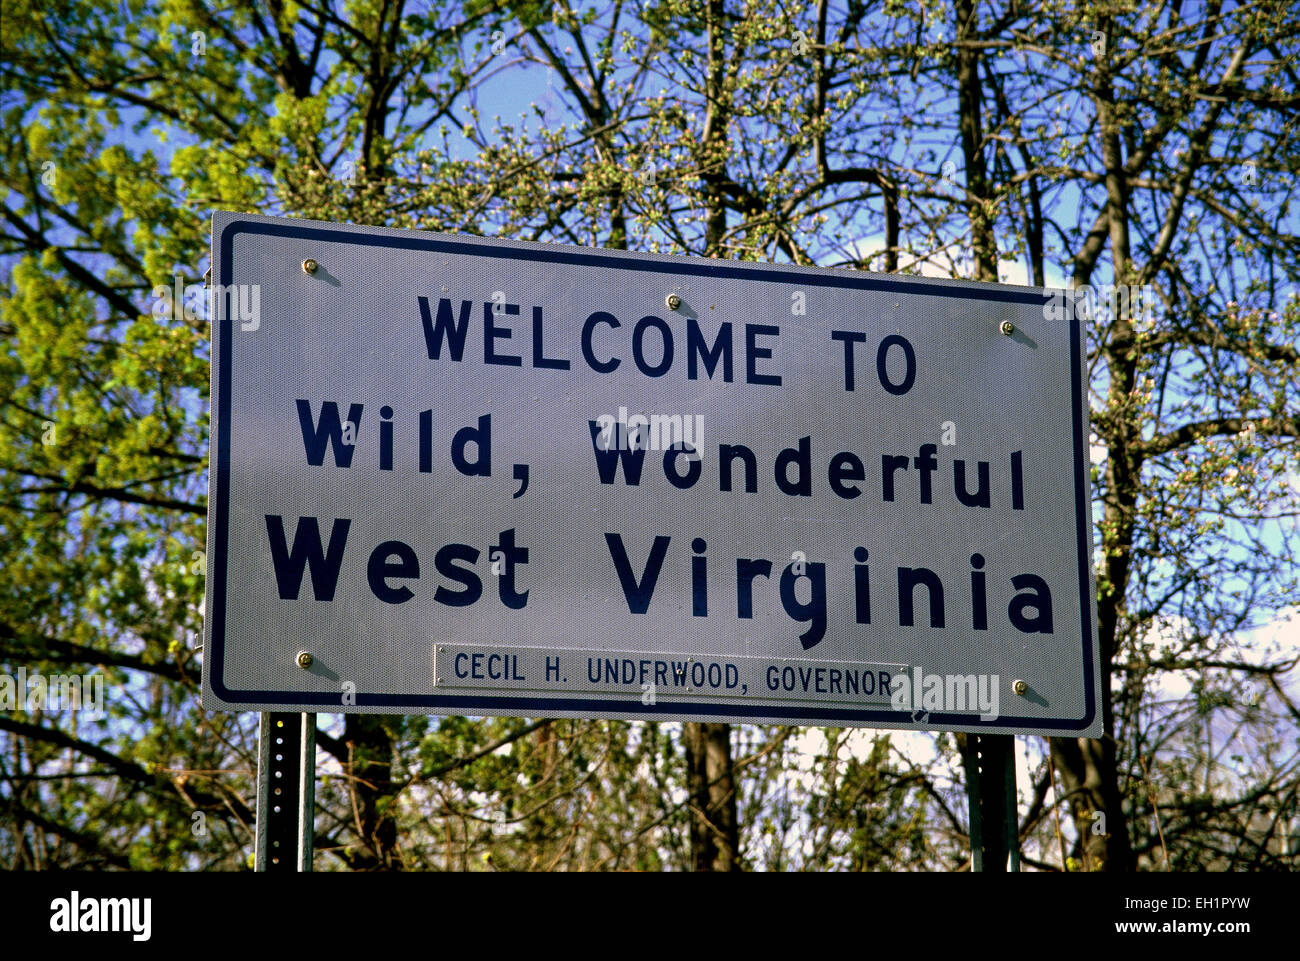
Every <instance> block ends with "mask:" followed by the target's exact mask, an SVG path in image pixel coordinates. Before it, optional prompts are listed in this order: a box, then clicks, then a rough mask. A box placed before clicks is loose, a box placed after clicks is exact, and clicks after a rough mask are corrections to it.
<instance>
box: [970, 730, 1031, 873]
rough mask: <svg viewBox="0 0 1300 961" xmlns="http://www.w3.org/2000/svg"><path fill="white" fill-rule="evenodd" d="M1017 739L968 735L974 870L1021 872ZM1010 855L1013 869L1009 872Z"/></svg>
mask: <svg viewBox="0 0 1300 961" xmlns="http://www.w3.org/2000/svg"><path fill="white" fill-rule="evenodd" d="M1015 744H1016V741H1015V737H1014V736H1013V735H1010V734H968V735H966V739H965V745H964V746H963V748H962V760H963V761H964V762H965V767H966V797H967V799H968V800H969V802H970V846H971V870H973V871H989V872H998V873H1001V872H1005V871H1007V870H1010V871H1012V872H1013V873H1014V872H1017V871H1019V870H1020V834H1019V831H1020V828H1019V825H1018V823H1017V820H1016V752H1015ZM1008 855H1009V856H1010V858H1009V860H1010V867H1009V868H1008Z"/></svg>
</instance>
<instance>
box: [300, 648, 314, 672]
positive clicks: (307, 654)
mask: <svg viewBox="0 0 1300 961" xmlns="http://www.w3.org/2000/svg"><path fill="white" fill-rule="evenodd" d="M315 660H316V658H314V657H312V656H311V651H299V652H298V657H297V661H298V666H299V667H301V668H302V669H303V670H304V671H305V670H307V668H309V667H311V665H312V662H313V661H315Z"/></svg>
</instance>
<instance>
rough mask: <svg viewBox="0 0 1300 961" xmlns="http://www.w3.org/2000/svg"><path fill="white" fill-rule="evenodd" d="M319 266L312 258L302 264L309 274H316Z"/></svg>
mask: <svg viewBox="0 0 1300 961" xmlns="http://www.w3.org/2000/svg"><path fill="white" fill-rule="evenodd" d="M319 266H320V264H318V263H316V261H314V260H312V259H311V258H310V257H308V258H307V259H306V260H304V261H303V262H302V269H303V270H304V271H305V272H306V273H309V274H314V273H316V268H317V267H319Z"/></svg>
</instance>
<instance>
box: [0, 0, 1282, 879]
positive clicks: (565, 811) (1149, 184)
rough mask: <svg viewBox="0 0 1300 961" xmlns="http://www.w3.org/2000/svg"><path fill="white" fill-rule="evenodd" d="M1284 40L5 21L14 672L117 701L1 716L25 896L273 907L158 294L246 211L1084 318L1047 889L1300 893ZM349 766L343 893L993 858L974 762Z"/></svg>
mask: <svg viewBox="0 0 1300 961" xmlns="http://www.w3.org/2000/svg"><path fill="white" fill-rule="evenodd" d="M1298 31H1300V17H1297V15H1296V12H1295V10H1293V9H1291V8H1290V7H1289V6H1288V5H1286V4H1284V3H1280V2H1272V0H1270V2H1267V3H1264V4H1262V5H1247V6H1238V5H1223V4H1211V5H1209V6H1208V7H1206V8H1198V9H1197V10H1196V11H1194V12H1192V11H1184V10H1183V9H1182V7H1181V5H1177V4H1176V5H1173V6H1169V5H1164V6H1159V7H1154V8H1146V7H1139V6H1137V5H1132V4H1122V3H1108V4H1105V5H1103V6H1102V7H1098V8H1095V10H1092V11H1089V12H1087V13H1081V12H1077V11H1072V10H1071V9H1069V8H1068V5H1064V4H1055V3H1053V4H1048V5H1046V6H1043V5H1022V4H1020V3H1018V2H1007V3H980V2H975V0H954V2H953V3H951V4H947V3H943V2H939V0H934V2H927V3H925V4H923V5H921V6H919V7H914V6H910V5H903V4H897V3H894V2H892V0H891V2H880V3H873V2H865V0H845V2H843V3H841V4H832V3H830V2H817V3H813V4H810V5H808V6H801V7H797V8H795V7H788V6H783V5H782V4H777V3H775V2H765V0H755V2H749V3H746V4H744V5H743V6H742V5H741V4H739V3H732V2H726V0H703V2H686V0H666V2H661V3H650V4H645V5H643V6H638V7H635V8H633V7H629V6H628V5H624V4H620V3H608V4H603V5H602V4H590V3H584V4H582V5H581V6H577V5H574V4H572V3H568V2H563V0H561V2H558V3H553V4H551V3H548V4H543V3H539V2H510V3H506V2H490V0H467V2H464V3H462V4H461V5H459V6H453V7H452V8H450V9H443V8H439V7H437V6H432V7H430V8H429V9H428V10H424V9H415V8H414V7H413V6H412V5H410V4H406V3H404V2H399V3H392V2H388V0H361V2H358V3H350V4H347V5H343V4H336V3H333V2H332V0H323V2H319V3H318V2H312V3H307V4H294V5H290V4H280V3H272V4H271V5H270V7H269V8H266V9H263V8H261V7H260V6H259V5H257V4H253V3H250V2H248V0H231V2H228V3H224V4H212V3H209V2H205V0H172V2H168V3H165V4H156V3H153V2H151V0H124V2H117V3H111V2H108V0H98V2H91V0H55V2H54V3H53V4H41V5H35V4H31V3H29V2H25V0H16V2H14V3H9V4H7V5H6V17H5V18H4V21H3V24H2V25H0V46H2V47H3V57H0V62H2V63H3V67H2V69H3V77H4V85H3V93H2V95H0V98H2V99H0V110H3V111H4V114H5V122H6V127H7V128H8V129H12V130H17V131H21V134H22V136H21V137H20V138H18V139H16V140H13V141H11V142H8V143H7V144H6V145H5V146H4V147H3V154H2V156H3V161H2V163H0V170H2V171H3V177H4V184H5V186H6V187H7V188H8V191H9V195H8V199H7V200H6V201H5V207H4V227H3V228H2V232H0V264H3V271H4V273H3V288H0V343H2V344H3V349H2V350H0V556H2V557H3V565H4V570H5V575H6V580H7V583H8V584H9V585H10V589H9V590H7V591H4V592H0V661H3V664H4V671H8V672H10V673H12V672H13V671H15V670H17V668H18V667H19V666H24V667H26V668H27V669H29V670H35V669H40V670H42V671H47V672H57V671H69V670H77V671H81V670H83V669H88V668H92V667H94V668H97V669H98V670H99V671H101V672H102V673H104V674H105V675H106V676H107V677H108V678H109V681H110V683H111V684H112V685H114V692H113V696H112V697H111V698H110V704H111V711H110V714H109V717H107V718H105V719H103V720H102V721H99V722H95V721H85V720H83V719H81V718H80V717H79V716H75V715H74V716H72V717H71V718H69V717H68V716H66V715H59V714H54V713H52V712H46V713H40V714H36V715H21V716H20V715H0V731H2V732H3V734H0V742H2V743H3V744H4V750H3V752H0V753H2V754H3V759H2V760H0V805H3V807H4V810H5V818H4V821H3V823H2V824H0V857H3V858H4V860H5V863H6V864H8V865H13V866H20V867H32V868H39V867H75V866H89V865H106V866H113V867H128V866H130V867H135V868H181V867H213V868H224V869H233V868H238V867H240V866H243V865H244V864H245V863H246V853H247V851H248V850H249V849H250V845H251V834H250V830H251V814H250V812H249V798H251V795H252V783H251V782H252V776H253V771H254V764H255V761H254V754H253V747H254V745H253V738H254V737H255V733H256V726H255V719H253V718H251V717H248V716H237V715H223V714H203V713H201V712H199V711H198V710H196V703H197V701H196V692H197V679H198V663H199V658H198V653H199V652H197V651H196V645H197V643H198V640H197V638H198V637H199V636H201V626H202V620H201V613H200V611H199V609H198V605H199V603H200V602H201V599H202V587H203V576H204V569H203V564H204V558H203V554H202V552H203V550H204V544H205V531H204V518H205V516H206V466H207V424H208V421H207V416H208V415H207V396H208V395H207V383H208V371H207V360H208V356H207V345H208V339H207V336H208V332H207V322H206V319H205V318H206V314H205V313H204V311H203V309H202V308H201V306H200V308H199V309H198V310H197V311H189V312H187V311H186V310H185V304H184V303H182V304H180V305H177V304H174V303H173V300H174V299H175V298H174V296H173V295H172V294H170V293H168V292H169V291H172V290H175V289H176V286H177V284H179V286H180V287H181V288H182V289H183V288H185V287H186V286H191V285H196V284H198V282H199V280H200V277H201V276H202V271H201V268H202V266H203V260H204V257H205V251H206V245H207V232H208V221H207V218H208V217H209V216H210V212H211V211H212V210H213V209H235V210H250V211H259V212H270V213H279V214H284V215H292V216H305V217H312V218H319V219H325V220H339V221H351V222H356V223H367V224H382V225H387V226H397V227H414V228H424V229H434V230H444V231H452V232H468V233H477V234H484V235H491V236H502V237H517V238H524V239H541V240H552V241H557V242H563V243H573V244H582V245H593V246H599V245H608V246H611V247H618V248H627V249H634V250H655V251H664V252H675V253H690V254H697V255H703V256H712V257H737V258H742V259H751V260H773V261H784V262H792V263H800V264H819V265H823V266H836V267H842V268H846V269H884V270H888V271H900V272H912V273H919V272H928V273H946V274H949V275H953V276H968V277H973V278H979V279H984V280H994V279H1002V280H1003V281H1006V280H1008V279H1011V278H1013V276H1022V277H1024V278H1026V279H1027V280H1028V281H1029V282H1031V283H1033V284H1034V285H1038V286H1041V285H1049V284H1051V285H1055V284H1060V285H1065V286H1070V287H1072V288H1073V290H1074V292H1075V293H1074V296H1073V297H1071V298H1070V299H1069V301H1067V302H1066V305H1067V307H1068V309H1070V310H1079V311H1087V314H1086V316H1087V319H1088V332H1089V359H1090V365H1091V366H1090V377H1091V380H1090V383H1091V386H1092V390H1093V398H1092V402H1093V416H1092V423H1093V430H1094V433H1095V435H1096V436H1095V438H1094V449H1095V463H1094V495H1095V497H1094V500H1095V504H1094V509H1095V511H1096V514H1097V517H1098V526H1097V532H1096V548H1097V553H1098V569H1097V573H1098V595H1099V611H1098V614H1099V635H1100V640H1101V645H1102V651H1103V669H1104V670H1103V673H1104V687H1105V699H1106V700H1105V703H1106V726H1107V732H1108V736H1107V737H1106V738H1105V739H1103V740H1100V741H1077V740H1072V739H1053V740H1052V742H1051V745H1050V750H1049V751H1045V752H1040V751H1039V746H1038V745H1037V743H1036V742H1035V743H1032V744H1029V745H1027V747H1028V748H1029V750H1030V751H1031V752H1032V753H1033V762H1034V777H1033V782H1032V784H1031V785H1030V791H1029V796H1028V798H1027V802H1026V806H1025V809H1024V812H1023V816H1022V823H1021V829H1022V837H1023V838H1024V839H1025V843H1026V849H1027V854H1028V860H1027V863H1031V864H1034V865H1036V866H1038V867H1041V868H1043V869H1055V870H1064V869H1068V868H1070V867H1071V866H1072V865H1077V866H1080V867H1084V868H1088V869H1098V868H1107V869H1131V868H1134V867H1148V868H1149V867H1164V866H1166V865H1171V866H1175V867H1180V868H1190V867H1232V868H1244V867H1256V868H1258V867H1279V866H1284V865H1288V864H1290V863H1292V862H1290V861H1288V858H1291V857H1292V850H1291V848H1292V847H1293V844H1292V842H1291V841H1290V840H1289V838H1291V837H1292V836H1293V834H1294V830H1293V828H1291V827H1289V826H1288V825H1290V824H1291V823H1292V821H1293V820H1294V817H1295V814H1296V785H1297V769H1296V761H1295V758H1294V752H1291V753H1290V754H1288V753H1287V751H1286V749H1285V748H1286V746H1287V745H1289V744H1293V743H1294V737H1295V731H1296V725H1297V722H1298V721H1300V710H1297V707H1296V705H1295V702H1294V697H1293V695H1292V694H1291V693H1290V692H1289V691H1288V688H1287V684H1288V681H1289V679H1290V678H1291V677H1292V676H1293V675H1292V674H1291V672H1292V670H1293V669H1294V666H1295V663H1296V662H1295V660H1294V653H1293V652H1288V651H1286V650H1270V649H1269V647H1268V644H1267V643H1265V642H1263V641H1260V640H1259V639H1258V638H1257V637H1256V636H1255V635H1253V634H1252V633H1251V631H1252V629H1255V628H1258V627H1259V626H1260V625H1262V624H1268V623H1272V622H1273V621H1274V618H1275V617H1276V615H1278V614H1279V613H1281V612H1283V611H1285V610H1286V608H1287V605H1288V604H1293V603H1294V598H1295V597H1296V596H1300V591H1297V587H1300V583H1298V579H1297V568H1296V559H1297V557H1300V552H1297V550H1296V544H1295V535H1296V530H1295V523H1294V517H1295V501H1296V497H1297V495H1296V492H1295V490H1294V480H1292V479H1293V478H1294V477H1295V476H1296V474H1297V464H1298V463H1300V462H1298V460H1297V449H1298V448H1297V445H1296V443H1295V438H1296V436H1297V433H1298V424H1300V421H1298V420H1297V417H1298V413H1297V412H1298V411H1300V399H1298V398H1297V371H1298V370H1300V358H1298V357H1297V353H1296V344H1297V323H1298V322H1300V308H1298V307H1297V301H1296V275H1297V266H1298V265H1297V255H1298V254H1300V244H1298V243H1297V238H1296V235H1295V215H1294V211H1293V209H1292V205H1291V204H1292V197H1291V192H1292V189H1293V184H1294V183H1295V174H1296V166H1297V163H1300V161H1298V160H1297V158H1298V157H1300V151H1298V150H1297V149H1296V144H1295V130H1294V124H1293V122H1292V120H1291V117H1292V115H1293V114H1294V112H1295V107H1296V105H1297V94H1296V90H1297V89H1300V84H1298V83H1297V78H1296V75H1295V67H1294V62H1295V60H1296V57H1295V54H1296V48H1297V33H1298ZM543 78H545V81H544V82H543ZM511 84H513V85H514V86H513V87H512V86H511ZM526 84H529V85H532V89H534V90H538V91H540V90H543V89H545V90H547V91H548V92H547V93H546V94H544V95H543V96H541V97H539V98H535V99H537V100H540V101H541V102H539V103H534V104H533V105H532V106H531V107H530V108H529V113H528V114H527V115H525V116H523V117H520V118H519V119H518V120H506V119H501V118H500V117H497V118H492V117H485V116H484V113H483V110H482V107H481V105H482V104H483V103H484V102H493V101H494V100H495V101H497V102H500V100H501V98H502V97H503V91H507V92H508V91H510V90H512V89H517V88H519V87H520V86H523V85H526ZM178 278H179V279H178ZM1116 291H1119V293H1116ZM1134 292H1136V293H1134ZM192 293H194V294H196V295H197V293H198V288H197V287H195V288H193V290H192ZM199 299H201V298H198V297H197V296H196V297H195V302H197V301H198V300H199ZM1061 319H1062V320H1064V318H1061ZM1185 676H1190V677H1192V678H1193V679H1194V683H1193V684H1192V686H1191V688H1190V689H1189V691H1188V692H1187V693H1186V694H1185V695H1180V696H1178V697H1176V698H1174V702H1173V703H1172V704H1165V703H1161V694H1160V691H1161V690H1162V689H1163V688H1164V687H1166V686H1167V685H1168V684H1169V683H1170V682H1171V680H1173V679H1176V678H1179V677H1185ZM322 725H323V726H322V729H321V730H320V732H319V740H318V743H319V745H320V748H321V752H322V757H323V759H324V761H323V764H322V783H321V785H320V790H319V800H320V805H319V808H320V813H319V816H318V824H317V828H318V830H317V834H318V837H317V850H318V853H319V858H318V866H320V867H341V868H347V869H360V870H378V869H398V868H417V869H468V868H474V869H499V870H507V869H609V868H625V867H634V868H638V869H647V870H657V869H665V868H668V869H673V868H676V869H680V868H687V867H695V868H706V867H708V868H713V869H737V868H741V867H751V868H769V869H792V868H794V869H797V868H814V869H826V868H852V869H863V870H865V869H877V868H888V869H915V868H930V869H933V868H939V867H946V868H951V869H960V868H961V867H963V865H964V864H965V861H966V857H965V854H964V850H965V846H966V842H967V839H966V838H965V833H964V832H965V830H966V828H965V826H964V820H963V818H962V816H961V815H960V813H959V812H960V811H961V810H962V807H963V804H962V799H961V796H960V795H961V782H960V774H959V771H958V766H957V765H956V764H955V763H954V757H955V756H954V751H953V745H952V739H951V738H950V737H947V736H940V737H937V738H935V739H934V747H935V750H934V752H933V755H932V756H931V757H928V758H926V759H924V760H917V759H915V758H914V757H909V756H907V755H904V754H902V753H901V752H899V750H898V749H897V747H896V745H895V742H894V741H893V740H892V739H891V738H890V737H889V736H888V735H883V734H882V735H879V736H876V735H873V734H870V733H854V734H850V733H846V732H842V731H834V730H829V731H823V732H811V731H800V730H794V729H781V728H771V727H763V726H749V725H745V726H737V727H730V726H728V725H714V724H709V725H686V726H684V727H680V728H679V726H677V725H673V724H627V723H624V722H606V721H592V722H577V721H547V720H544V719H543V720H533V721H525V720H521V719H466V718H441V719H437V720H433V719H428V718H423V717H414V718H394V717H374V716H359V715H350V716H348V717H347V718H345V719H344V718H328V717H325V718H322ZM1230 735H1231V738H1232V739H1231V741H1230V740H1229V736H1230ZM1234 753H1235V754H1237V755H1238V756H1239V757H1240V760H1234V759H1233V757H1232V755H1233V754H1234ZM1040 755H1041V756H1040ZM1063 804H1064V805H1065V806H1067V807H1068V810H1069V813H1070V814H1071V815H1072V816H1073V818H1072V820H1073V824H1072V825H1070V824H1067V825H1065V827H1064V828H1060V827H1058V826H1057V825H1058V822H1059V808H1060V807H1061V806H1062V805H1063ZM196 814H198V815H203V817H202V818H198V819H196V818H195V817H194V815H196ZM1099 815H1100V816H1101V817H1100V819H1099V817H1098V816H1099ZM200 824H201V825H202V826H203V828H204V832H205V833H203V834H200V833H199V832H198V831H197V830H196V828H197V827H198V826H200ZM1098 828H1101V830H1098ZM1288 831H1290V832H1291V833H1290V834H1288V833H1287V832H1288ZM1067 836H1068V837H1067ZM805 842H806V843H805Z"/></svg>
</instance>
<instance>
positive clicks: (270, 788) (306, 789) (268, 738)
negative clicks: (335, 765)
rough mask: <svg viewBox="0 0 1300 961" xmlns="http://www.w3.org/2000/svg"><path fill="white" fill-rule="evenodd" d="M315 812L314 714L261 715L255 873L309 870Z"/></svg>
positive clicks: (273, 713)
mask: <svg viewBox="0 0 1300 961" xmlns="http://www.w3.org/2000/svg"><path fill="white" fill-rule="evenodd" d="M315 813H316V715H315V714H288V713H279V712H272V713H264V714H263V715H262V723H261V728H260V730H259V732H258V752H257V853H256V860H255V862H254V865H255V866H254V870H256V871H267V872H297V871H310V870H311V865H312V838H313V834H314V832H315V821H316V818H315Z"/></svg>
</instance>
